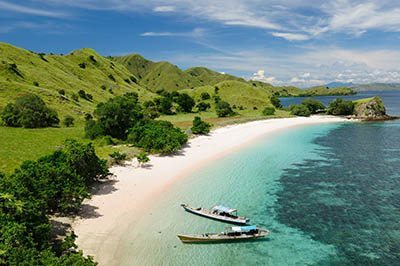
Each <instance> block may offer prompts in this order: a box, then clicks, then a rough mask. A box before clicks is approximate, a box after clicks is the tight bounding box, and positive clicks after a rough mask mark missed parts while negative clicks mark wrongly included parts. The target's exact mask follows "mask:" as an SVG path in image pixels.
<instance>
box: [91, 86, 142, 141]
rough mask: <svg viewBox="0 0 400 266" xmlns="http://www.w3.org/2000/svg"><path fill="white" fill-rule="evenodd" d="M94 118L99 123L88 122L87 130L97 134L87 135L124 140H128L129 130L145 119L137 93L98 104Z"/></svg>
mask: <svg viewBox="0 0 400 266" xmlns="http://www.w3.org/2000/svg"><path fill="white" fill-rule="evenodd" d="M94 116H95V117H96V118H97V121H96V122H95V124H93V122H88V123H87V124H86V128H87V129H88V130H89V131H91V132H95V133H96V134H89V133H90V132H86V135H88V136H91V137H95V136H96V135H97V134H103V135H109V136H111V137H113V138H117V139H122V140H125V139H126V136H127V135H128V129H129V128H131V127H132V126H133V125H135V124H136V123H137V122H138V121H140V120H141V119H143V113H142V108H141V106H140V105H139V104H138V95H137V94H136V93H127V94H124V95H122V96H117V97H114V98H112V99H110V100H108V101H107V102H105V103H100V104H98V105H97V108H96V110H95V111H94Z"/></svg>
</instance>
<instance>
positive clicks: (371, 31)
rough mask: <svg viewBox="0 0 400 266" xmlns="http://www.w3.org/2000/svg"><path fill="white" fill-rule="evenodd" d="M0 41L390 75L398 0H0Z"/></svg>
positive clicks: (284, 69)
mask: <svg viewBox="0 0 400 266" xmlns="http://www.w3.org/2000/svg"><path fill="white" fill-rule="evenodd" d="M0 42H7V43H11V44H13V45H16V46H19V47H23V48H25V49H28V50H33V51H36V52H46V53H50V52H53V53H63V54H65V53H69V52H71V51H72V50H75V49H79V48H83V47H90V48H93V49H95V50H96V51H98V52H99V53H100V54H102V55H124V54H130V53H139V54H141V55H143V56H144V57H146V58H148V59H150V60H153V61H161V60H165V61H170V62H171V63H173V64H176V65H178V66H179V67H181V68H183V69H186V68H189V67H193V66H206V67H209V68H211V69H214V70H216V71H220V72H226V73H230V74H233V75H237V76H240V77H244V78H247V79H255V80H261V81H264V82H269V83H272V84H274V85H295V86H300V87H309V86H315V85H321V84H326V83H328V82H334V81H336V82H353V83H372V82H385V83H392V82H400V1H398V0H370V1H368V0H366V1H358V0H332V1H329V0H326V1H323V0H302V1H297V0H229V1H227V0H196V1H195V0H69V1H68V0H13V1H11V0H0Z"/></svg>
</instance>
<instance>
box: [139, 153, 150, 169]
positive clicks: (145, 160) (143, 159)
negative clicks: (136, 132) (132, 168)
mask: <svg viewBox="0 0 400 266" xmlns="http://www.w3.org/2000/svg"><path fill="white" fill-rule="evenodd" d="M136 159H137V160H138V163H139V166H143V164H146V163H148V162H150V158H149V156H147V153H145V152H141V153H139V154H138V155H136Z"/></svg>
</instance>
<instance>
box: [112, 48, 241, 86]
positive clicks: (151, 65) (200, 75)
mask: <svg viewBox="0 0 400 266" xmlns="http://www.w3.org/2000/svg"><path fill="white" fill-rule="evenodd" d="M111 58H112V60H114V61H115V62H118V63H121V64H123V65H124V66H125V67H126V68H127V69H128V70H129V72H131V73H132V74H133V75H134V76H136V77H138V78H139V84H140V85H142V86H143V87H145V88H147V89H148V90H150V91H152V92H156V91H159V90H162V89H163V90H165V91H169V92H171V91H178V90H184V89H193V88H195V87H199V86H205V85H214V84H217V83H219V82H221V81H225V80H237V81H242V82H246V81H245V80H244V79H242V78H238V77H235V76H232V75H228V74H221V73H219V72H216V71H213V70H210V69H208V68H205V67H193V68H189V69H187V70H185V71H183V70H181V69H180V68H178V67H177V66H175V65H173V64H171V63H169V62H152V61H150V60H147V59H145V58H143V57H142V56H140V55H137V54H133V55H126V56H116V57H111Z"/></svg>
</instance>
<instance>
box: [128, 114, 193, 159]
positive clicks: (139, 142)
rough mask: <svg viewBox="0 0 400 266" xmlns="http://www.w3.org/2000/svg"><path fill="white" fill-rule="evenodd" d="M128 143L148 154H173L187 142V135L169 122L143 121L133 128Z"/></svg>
mask: <svg viewBox="0 0 400 266" xmlns="http://www.w3.org/2000/svg"><path fill="white" fill-rule="evenodd" d="M128 142H129V143H132V144H133V145H135V146H137V147H140V148H143V149H145V150H146V151H147V152H159V153H162V154H171V153H174V152H176V151H178V150H179V149H180V148H181V147H182V145H183V144H185V143H186V142H187V135H186V134H185V133H184V132H182V130H180V129H179V128H175V127H174V126H173V125H172V123H170V122H168V121H158V120H150V121H142V122H140V123H137V124H136V125H135V126H133V127H132V128H131V130H130V133H129V135H128Z"/></svg>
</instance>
